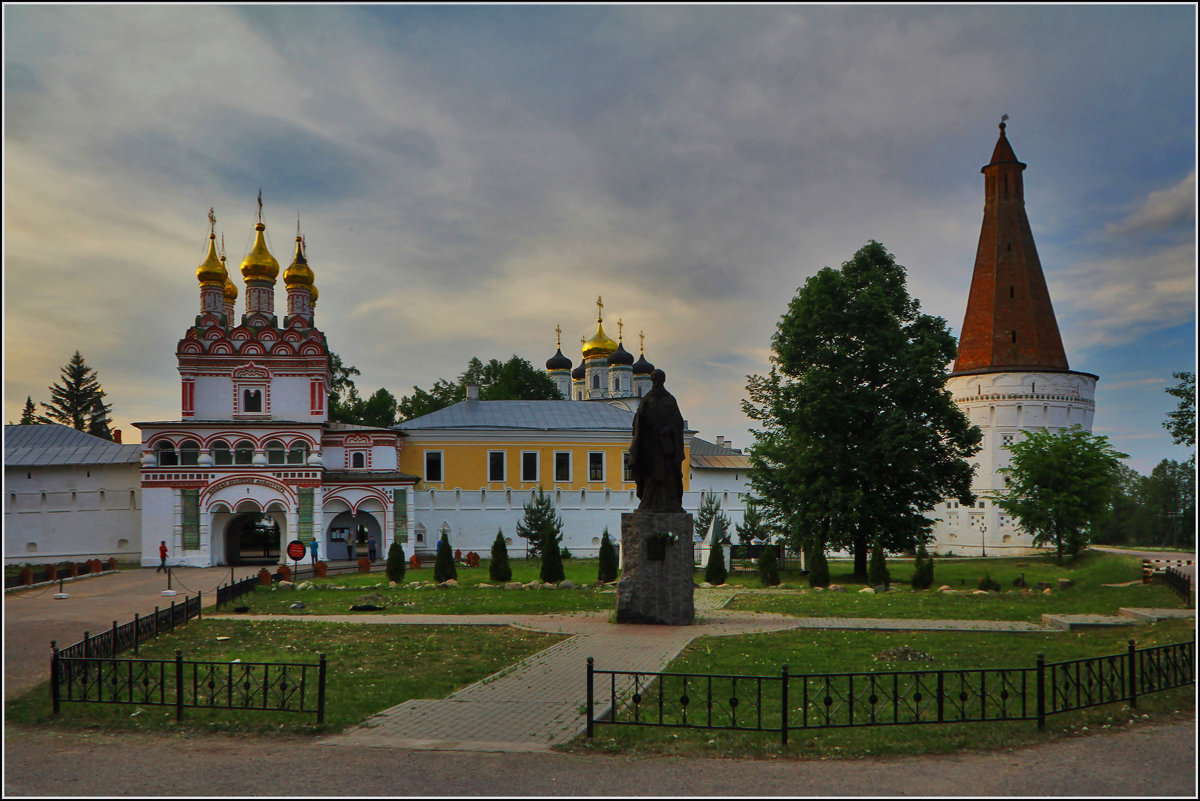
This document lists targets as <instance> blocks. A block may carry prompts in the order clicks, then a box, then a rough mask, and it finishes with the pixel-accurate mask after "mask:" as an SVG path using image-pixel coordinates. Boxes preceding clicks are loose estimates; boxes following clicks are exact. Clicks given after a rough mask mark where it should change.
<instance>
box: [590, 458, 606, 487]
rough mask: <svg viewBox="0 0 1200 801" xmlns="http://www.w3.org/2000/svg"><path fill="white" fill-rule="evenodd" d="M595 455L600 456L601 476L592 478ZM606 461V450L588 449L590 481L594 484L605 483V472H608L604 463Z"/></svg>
mask: <svg viewBox="0 0 1200 801" xmlns="http://www.w3.org/2000/svg"><path fill="white" fill-rule="evenodd" d="M593 456H599V457H600V478H592V457H593ZM604 462H605V459H604V451H588V468H587V469H588V482H589V483H593V484H596V483H599V484H603V483H604V476H605V473H606V472H607V471H606V465H605V464H604Z"/></svg>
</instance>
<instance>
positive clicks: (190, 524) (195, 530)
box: [179, 489, 200, 551]
mask: <svg viewBox="0 0 1200 801" xmlns="http://www.w3.org/2000/svg"><path fill="white" fill-rule="evenodd" d="M179 495H180V501H181V504H182V506H183V510H182V511H183V527H182V528H183V532H182V533H183V550H185V551H198V550H200V490H198V489H183V490H180V491H179Z"/></svg>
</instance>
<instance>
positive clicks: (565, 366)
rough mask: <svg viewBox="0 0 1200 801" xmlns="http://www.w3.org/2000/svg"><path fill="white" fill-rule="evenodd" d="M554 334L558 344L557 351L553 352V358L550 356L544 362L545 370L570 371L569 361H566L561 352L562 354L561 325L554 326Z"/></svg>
mask: <svg viewBox="0 0 1200 801" xmlns="http://www.w3.org/2000/svg"><path fill="white" fill-rule="evenodd" d="M554 333H555V335H556V340H557V342H558V350H557V351H555V352H554V355H553V356H551V357H550V358H549V359H547V360H546V369H547V370H570V369H571V360H570V359H568V358H567V357H566V356H563V352H562V326H561V325H556V326H554Z"/></svg>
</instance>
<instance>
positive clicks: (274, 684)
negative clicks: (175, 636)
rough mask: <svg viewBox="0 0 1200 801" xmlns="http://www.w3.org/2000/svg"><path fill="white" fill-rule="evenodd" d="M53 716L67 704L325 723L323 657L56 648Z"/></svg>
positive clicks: (52, 679) (179, 717) (52, 668)
mask: <svg viewBox="0 0 1200 801" xmlns="http://www.w3.org/2000/svg"><path fill="white" fill-rule="evenodd" d="M50 688H51V689H50V693H51V702H52V704H53V709H54V714H56V715H57V714H59V712H60V710H61V708H62V704H64V703H93V704H137V705H145V706H173V707H174V708H175V719H176V720H183V710H184V709H185V708H193V709H236V710H239V711H260V712H301V713H310V714H315V715H316V717H317V723H324V722H325V654H321V655H320V660H319V662H318V663H317V664H307V663H292V662H288V663H282V662H212V661H202V660H186V661H185V660H184V658H183V654H182V652H181V651H176V652H175V658H174V659H173V660H171V659H118V658H114V657H111V656H66V655H65V652H61V651H59V650H58V649H57V648H55V649H54V651H53V655H52V656H51V662H50Z"/></svg>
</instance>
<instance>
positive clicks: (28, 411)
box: [21, 395, 41, 426]
mask: <svg viewBox="0 0 1200 801" xmlns="http://www.w3.org/2000/svg"><path fill="white" fill-rule="evenodd" d="M40 422H41V420H38V416H37V408H36V407H35V406H34V405H33V398H31V397H29V396H28V395H26V396H25V409H24V410H23V411H22V412H21V425H23V426H32V425H37V424H38V423H40Z"/></svg>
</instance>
